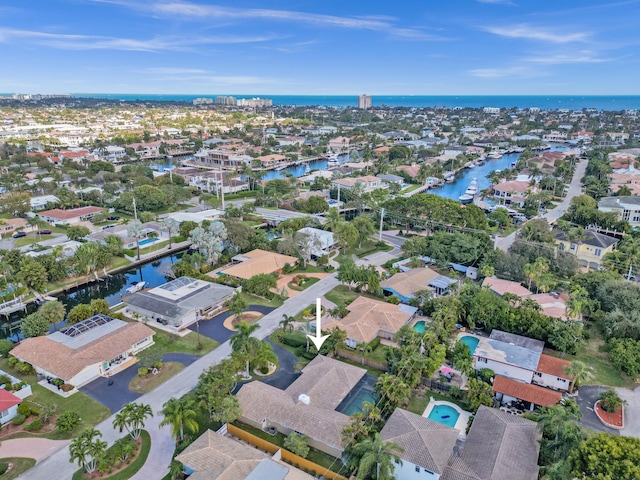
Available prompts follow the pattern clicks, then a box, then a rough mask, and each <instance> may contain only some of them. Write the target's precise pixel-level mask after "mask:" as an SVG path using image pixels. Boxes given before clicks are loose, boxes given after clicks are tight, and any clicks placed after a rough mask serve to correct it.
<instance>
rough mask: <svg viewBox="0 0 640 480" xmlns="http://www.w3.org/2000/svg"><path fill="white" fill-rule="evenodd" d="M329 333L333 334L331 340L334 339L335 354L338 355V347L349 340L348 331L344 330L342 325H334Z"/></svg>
mask: <svg viewBox="0 0 640 480" xmlns="http://www.w3.org/2000/svg"><path fill="white" fill-rule="evenodd" d="M329 334H330V335H331V340H332V341H333V356H334V357H337V356H338V348H339V347H340V346H341V345H344V342H346V341H347V332H345V331H344V330H342V329H341V328H340V327H333V328H332V329H331V330H330V331H329Z"/></svg>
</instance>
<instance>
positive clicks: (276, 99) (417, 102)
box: [73, 93, 640, 110]
mask: <svg viewBox="0 0 640 480" xmlns="http://www.w3.org/2000/svg"><path fill="white" fill-rule="evenodd" d="M73 95H74V96H75V97H85V98H86V97H89V98H106V99H111V100H124V101H134V100H151V101H178V102H191V101H192V100H193V99H194V98H199V97H207V98H215V96H216V95H218V94H199V95H171V94H166V95H151V94H120V93H81V94H80V93H77V94H73ZM233 96H235V97H236V98H253V97H260V98H271V99H272V100H273V103H274V104H275V105H299V106H312V105H319V106H328V107H355V106H357V104H358V98H357V96H356V95H325V96H323V95H264V94H263V95H233ZM372 103H373V106H374V107H375V106H380V105H386V106H389V107H418V108H420V107H447V108H455V107H463V108H464V107H469V108H482V107H501V108H512V107H516V108H533V107H537V108H540V109H543V110H558V109H570V110H580V109H583V108H593V109H596V110H627V109H633V110H635V109H640V95H618V96H616V95H593V96H588V95H586V96H585V95H575V96H572V95H556V96H547V95H467V96H455V95H441V96H432V95H373V96H372Z"/></svg>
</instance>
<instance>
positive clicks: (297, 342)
mask: <svg viewBox="0 0 640 480" xmlns="http://www.w3.org/2000/svg"><path fill="white" fill-rule="evenodd" d="M282 343H284V344H285V345H289V346H290V347H300V346H302V345H304V346H305V347H306V345H307V340H306V339H305V338H304V337H303V336H302V335H300V334H299V333H294V332H288V333H283V334H282Z"/></svg>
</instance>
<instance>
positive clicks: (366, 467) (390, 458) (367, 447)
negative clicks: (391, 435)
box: [352, 433, 404, 480]
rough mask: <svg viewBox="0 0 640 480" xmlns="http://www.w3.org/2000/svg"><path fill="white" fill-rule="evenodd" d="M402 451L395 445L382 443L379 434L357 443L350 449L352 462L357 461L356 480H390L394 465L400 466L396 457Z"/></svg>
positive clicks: (400, 462) (400, 461) (398, 458)
mask: <svg viewBox="0 0 640 480" xmlns="http://www.w3.org/2000/svg"><path fill="white" fill-rule="evenodd" d="M403 451H404V449H403V448H402V447H401V446H400V445H398V444H397V443H394V442H383V441H382V440H381V439H380V434H379V433H376V434H375V435H374V437H373V438H367V439H365V440H363V441H361V442H359V443H357V444H356V445H354V447H353V449H352V458H353V462H355V461H357V465H356V468H357V474H356V479H357V480H364V479H366V478H373V479H374V480H392V479H393V478H394V477H393V474H394V472H395V466H394V464H400V465H402V460H401V459H400V457H399V456H398V455H399V454H400V453H402V452H403Z"/></svg>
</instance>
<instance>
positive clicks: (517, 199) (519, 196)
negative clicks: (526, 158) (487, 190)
mask: <svg viewBox="0 0 640 480" xmlns="http://www.w3.org/2000/svg"><path fill="white" fill-rule="evenodd" d="M529 191H533V190H532V187H531V185H529V182H521V181H518V180H511V181H505V182H501V183H498V184H496V185H493V186H492V187H491V192H492V194H493V199H494V200H495V201H496V203H498V204H499V205H505V206H514V205H515V206H518V207H519V208H522V207H523V206H524V202H525V200H526V198H527V195H528V192H529Z"/></svg>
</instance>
